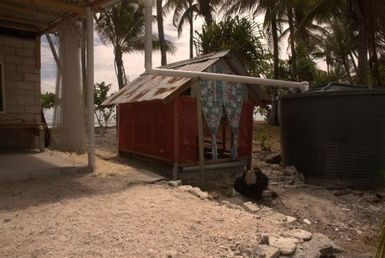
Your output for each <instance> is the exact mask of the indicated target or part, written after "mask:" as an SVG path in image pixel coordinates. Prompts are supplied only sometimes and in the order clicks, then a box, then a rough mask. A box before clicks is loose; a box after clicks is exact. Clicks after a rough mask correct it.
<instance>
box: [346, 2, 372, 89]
mask: <svg viewBox="0 0 385 258" xmlns="http://www.w3.org/2000/svg"><path fill="white" fill-rule="evenodd" d="M350 5H351V7H350V8H351V9H352V10H353V12H354V15H355V20H356V22H357V25H358V47H357V50H358V67H357V83H358V84H367V83H368V72H369V60H368V49H369V42H368V37H369V33H368V23H367V19H368V16H367V14H368V13H367V7H368V6H367V2H366V0H354V1H351V2H350ZM369 87H370V86H369Z"/></svg>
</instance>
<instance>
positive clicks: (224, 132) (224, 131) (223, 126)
mask: <svg viewBox="0 0 385 258" xmlns="http://www.w3.org/2000/svg"><path fill="white" fill-rule="evenodd" d="M226 137H227V135H226V118H225V117H223V125H222V156H223V157H224V154H225V152H226Z"/></svg>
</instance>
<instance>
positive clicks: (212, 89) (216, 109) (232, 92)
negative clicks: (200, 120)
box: [201, 66, 242, 160]
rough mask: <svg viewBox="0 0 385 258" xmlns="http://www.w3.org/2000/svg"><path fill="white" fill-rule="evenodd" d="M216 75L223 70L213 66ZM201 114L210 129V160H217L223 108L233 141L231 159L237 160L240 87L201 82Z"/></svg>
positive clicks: (240, 102) (232, 84) (221, 83)
mask: <svg viewBox="0 0 385 258" xmlns="http://www.w3.org/2000/svg"><path fill="white" fill-rule="evenodd" d="M214 71H215V72H216V73H223V68H221V67H218V66H214ZM201 100H202V112H203V115H204V117H205V120H206V123H207V126H208V127H209V129H210V133H211V139H212V147H211V148H212V155H213V156H212V159H214V160H215V159H217V158H218V151H217V142H216V134H217V132H218V128H219V124H220V122H221V119H222V113H223V108H224V109H225V112H226V115H227V118H228V121H229V124H230V127H231V132H232V134H233V141H232V144H231V157H232V158H233V159H236V158H237V155H238V153H237V149H238V134H239V120H240V114H241V110H242V90H241V86H240V85H238V84H234V83H229V82H226V84H225V83H224V82H222V81H212V80H209V81H208V80H203V81H201Z"/></svg>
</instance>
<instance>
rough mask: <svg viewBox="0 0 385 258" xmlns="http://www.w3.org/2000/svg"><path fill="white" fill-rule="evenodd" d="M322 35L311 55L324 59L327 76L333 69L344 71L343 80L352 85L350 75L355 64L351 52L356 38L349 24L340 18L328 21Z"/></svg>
mask: <svg viewBox="0 0 385 258" xmlns="http://www.w3.org/2000/svg"><path fill="white" fill-rule="evenodd" d="M326 28H327V29H326V30H324V32H323V34H322V35H320V36H319V37H318V42H319V43H318V49H317V50H316V51H314V52H313V53H312V55H313V56H314V57H316V58H325V59H326V65H327V68H328V74H329V73H330V72H331V71H330V70H331V68H333V67H337V66H340V67H343V68H344V69H345V76H344V78H345V79H346V80H348V81H349V83H351V84H353V78H352V75H351V71H352V68H354V71H355V72H356V69H357V68H356V64H355V60H354V58H352V56H353V54H352V53H353V52H354V50H355V48H356V45H357V44H356V41H357V39H356V36H355V35H354V33H353V28H352V27H351V24H349V22H348V21H347V20H346V19H344V18H343V17H340V18H338V19H336V18H331V19H329V24H328V25H327V27H326Z"/></svg>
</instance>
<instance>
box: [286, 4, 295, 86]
mask: <svg viewBox="0 0 385 258" xmlns="http://www.w3.org/2000/svg"><path fill="white" fill-rule="evenodd" d="M286 5H287V6H286V8H287V18H288V21H289V31H290V38H289V41H290V49H291V66H292V73H293V75H294V78H295V79H297V55H296V52H295V42H294V33H295V27H294V19H293V9H292V8H291V6H290V3H289V1H287V2H286Z"/></svg>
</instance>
